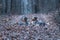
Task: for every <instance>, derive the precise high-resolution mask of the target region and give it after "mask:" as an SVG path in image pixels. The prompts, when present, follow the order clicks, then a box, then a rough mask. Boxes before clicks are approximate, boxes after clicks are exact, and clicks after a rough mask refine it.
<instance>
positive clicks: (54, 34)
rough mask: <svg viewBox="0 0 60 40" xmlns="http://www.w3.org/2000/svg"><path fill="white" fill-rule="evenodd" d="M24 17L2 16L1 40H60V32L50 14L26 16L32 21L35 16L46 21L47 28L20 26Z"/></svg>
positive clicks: (0, 26)
mask: <svg viewBox="0 0 60 40" xmlns="http://www.w3.org/2000/svg"><path fill="white" fill-rule="evenodd" d="M22 16H24V15H11V16H8V15H1V16H0V40H60V31H59V27H58V26H57V24H56V23H55V22H54V21H55V20H54V16H53V15H50V14H30V15H25V16H27V17H28V18H29V20H31V18H32V17H33V16H37V17H38V19H39V20H40V19H41V20H43V21H45V23H47V24H48V25H46V26H31V25H29V26H20V25H19V24H18V22H20V20H21V17H22Z"/></svg>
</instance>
